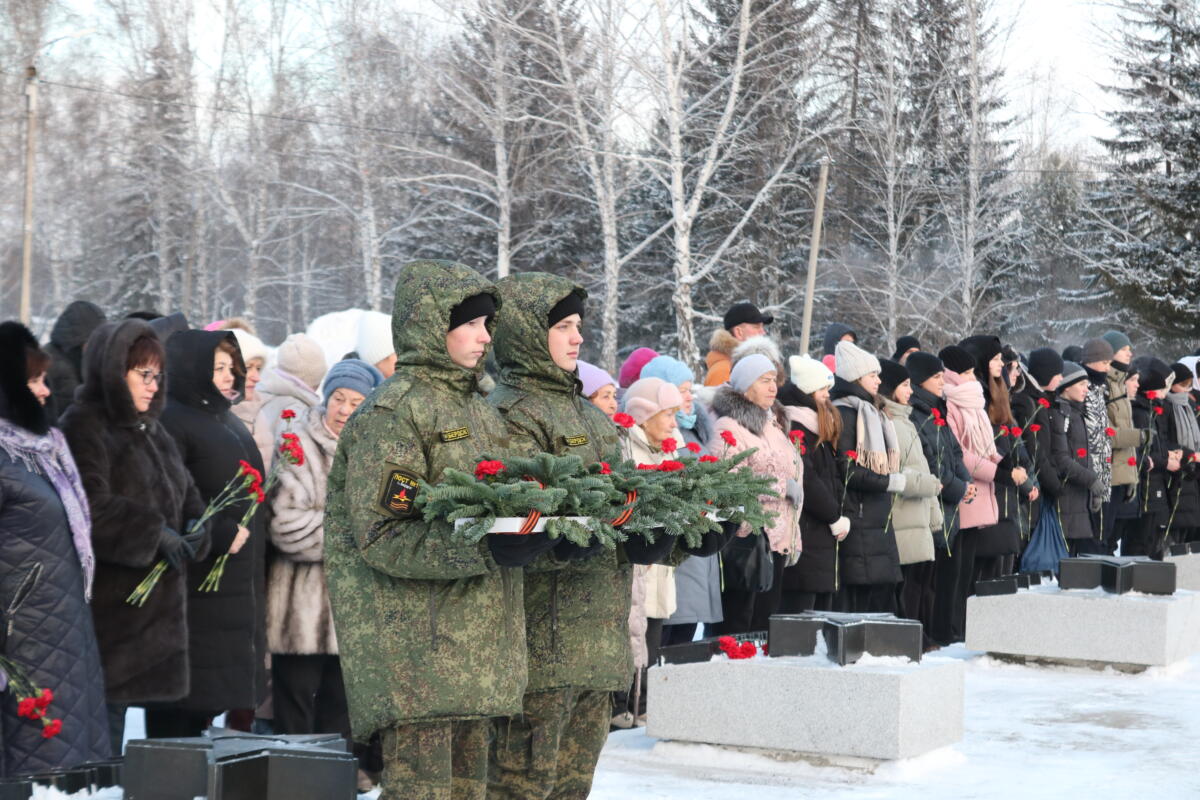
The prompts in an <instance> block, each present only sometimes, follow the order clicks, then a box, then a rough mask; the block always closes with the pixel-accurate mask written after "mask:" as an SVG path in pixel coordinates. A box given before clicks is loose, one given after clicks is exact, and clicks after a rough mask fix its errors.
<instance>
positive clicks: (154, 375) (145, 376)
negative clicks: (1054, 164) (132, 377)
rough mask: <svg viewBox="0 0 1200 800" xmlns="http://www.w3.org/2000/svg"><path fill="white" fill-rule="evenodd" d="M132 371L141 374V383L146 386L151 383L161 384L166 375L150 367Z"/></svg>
mask: <svg viewBox="0 0 1200 800" xmlns="http://www.w3.org/2000/svg"><path fill="white" fill-rule="evenodd" d="M134 372H136V373H137V374H138V375H141V376H142V383H143V384H144V385H146V386H149V385H150V384H152V383H157V384H158V385H159V386H161V385H162V382H163V378H165V377H166V375H165V374H164V373H162V372H155V371H154V370H150V369H135V370H134Z"/></svg>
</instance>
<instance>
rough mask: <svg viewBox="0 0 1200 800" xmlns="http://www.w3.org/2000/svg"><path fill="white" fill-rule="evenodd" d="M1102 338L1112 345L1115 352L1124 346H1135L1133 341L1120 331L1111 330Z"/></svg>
mask: <svg viewBox="0 0 1200 800" xmlns="http://www.w3.org/2000/svg"><path fill="white" fill-rule="evenodd" d="M1100 338H1102V339H1104V341H1106V342H1108V343H1109V344H1110V345H1112V349H1113V352H1114V353H1115V352H1117V351H1118V350H1120V349H1121V348H1122V347H1133V342H1131V341H1129V337H1128V336H1126V335H1125V334H1123V333H1121V332H1120V331H1109V332H1108V333H1106V334H1104V335H1103V336H1102V337H1100Z"/></svg>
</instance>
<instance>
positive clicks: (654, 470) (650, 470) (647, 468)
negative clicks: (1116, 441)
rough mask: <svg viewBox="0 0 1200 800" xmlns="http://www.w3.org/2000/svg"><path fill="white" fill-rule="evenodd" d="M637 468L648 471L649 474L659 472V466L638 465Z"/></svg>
mask: <svg viewBox="0 0 1200 800" xmlns="http://www.w3.org/2000/svg"><path fill="white" fill-rule="evenodd" d="M637 468H638V469H642V470H646V471H647V472H657V471H658V464H638V466H637Z"/></svg>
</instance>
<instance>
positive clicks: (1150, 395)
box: [1146, 390, 1158, 400]
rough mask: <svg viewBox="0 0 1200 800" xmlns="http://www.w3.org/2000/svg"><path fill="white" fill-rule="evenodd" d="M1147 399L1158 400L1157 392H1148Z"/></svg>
mask: <svg viewBox="0 0 1200 800" xmlns="http://www.w3.org/2000/svg"><path fill="white" fill-rule="evenodd" d="M1146 399H1147V400H1157V399H1158V392H1155V391H1153V390H1151V391H1149V392H1146Z"/></svg>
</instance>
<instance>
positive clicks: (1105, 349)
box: [1063, 339, 1115, 378]
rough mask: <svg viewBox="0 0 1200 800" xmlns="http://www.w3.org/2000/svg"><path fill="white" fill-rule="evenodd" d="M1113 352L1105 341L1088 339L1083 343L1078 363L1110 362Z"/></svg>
mask: <svg viewBox="0 0 1200 800" xmlns="http://www.w3.org/2000/svg"><path fill="white" fill-rule="evenodd" d="M1114 352H1115V351H1114V350H1113V346H1112V345H1111V344H1109V343H1108V341H1107V340H1106V339H1088V340H1087V341H1086V342H1084V343H1083V354H1082V355H1080V356H1079V363H1081V364H1093V363H1095V362H1097V361H1112V357H1113V353H1114ZM1063 377H1064V378H1065V377H1066V376H1065V375H1064V376H1063Z"/></svg>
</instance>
